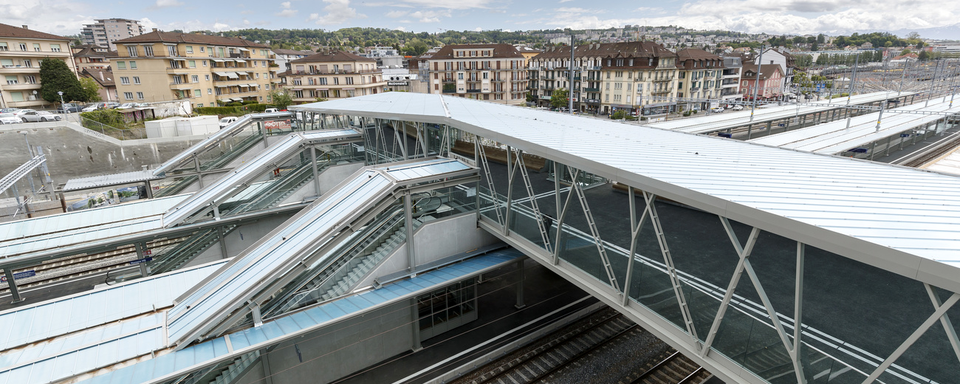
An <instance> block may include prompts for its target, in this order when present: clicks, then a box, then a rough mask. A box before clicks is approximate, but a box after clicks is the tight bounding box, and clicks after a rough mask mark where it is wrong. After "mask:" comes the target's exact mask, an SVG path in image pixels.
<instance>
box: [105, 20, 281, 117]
mask: <svg viewBox="0 0 960 384" xmlns="http://www.w3.org/2000/svg"><path fill="white" fill-rule="evenodd" d="M116 45H117V54H118V57H117V58H116V59H115V60H114V62H115V65H114V66H113V67H112V69H113V74H114V79H115V81H116V83H117V92H118V94H119V96H120V101H121V102H141V101H147V102H150V101H167V100H183V99H188V100H190V101H191V103H192V104H193V105H194V106H195V107H204V106H207V107H209V106H217V105H222V104H225V103H230V102H251V101H257V102H263V103H269V102H270V101H271V100H270V98H269V93H270V91H271V90H272V89H276V88H277V87H278V86H279V84H280V79H279V77H277V72H278V68H279V67H277V65H276V64H274V59H275V56H274V54H273V51H271V50H270V47H269V46H267V45H264V44H258V43H254V42H252V41H247V40H244V39H238V38H233V37H222V36H210V35H202V34H192V33H189V34H188V33H176V32H163V31H156V30H154V31H153V32H149V33H145V34H142V35H140V36H135V37H131V38H127V39H123V40H118V41H117V42H116Z"/></svg>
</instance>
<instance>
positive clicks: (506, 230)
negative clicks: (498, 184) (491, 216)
mask: <svg viewBox="0 0 960 384" xmlns="http://www.w3.org/2000/svg"><path fill="white" fill-rule="evenodd" d="M514 167H516V164H514V162H513V149H512V148H510V146H509V145H508V146H507V212H506V219H505V220H504V221H503V235H504V236H508V235H510V218H511V217H512V216H513V213H512V212H511V209H510V208H511V205H513V176H514V175H516V169H514Z"/></svg>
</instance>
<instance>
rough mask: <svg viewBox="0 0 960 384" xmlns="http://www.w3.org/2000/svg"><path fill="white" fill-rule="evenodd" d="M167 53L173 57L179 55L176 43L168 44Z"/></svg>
mask: <svg viewBox="0 0 960 384" xmlns="http://www.w3.org/2000/svg"><path fill="white" fill-rule="evenodd" d="M167 55H170V56H171V57H172V56H177V46H176V45H168V46H167Z"/></svg>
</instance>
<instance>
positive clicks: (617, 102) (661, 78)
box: [600, 42, 679, 116]
mask: <svg viewBox="0 0 960 384" xmlns="http://www.w3.org/2000/svg"><path fill="white" fill-rule="evenodd" d="M617 44H631V45H638V48H636V49H630V50H623V51H621V52H618V53H617V54H616V55H610V56H608V57H606V58H604V59H603V60H602V61H601V65H602V69H601V71H600V72H601V90H600V91H601V95H602V97H603V99H602V100H601V103H600V108H601V112H603V113H613V112H615V111H618V110H625V111H629V112H630V113H635V112H638V111H641V110H642V111H643V112H642V113H643V115H645V116H648V115H662V114H665V113H667V112H669V111H673V110H675V108H676V103H677V102H676V96H677V78H678V73H679V70H678V68H677V55H676V54H675V53H673V52H671V51H669V50H667V49H666V48H664V47H663V46H661V45H659V44H656V43H652V42H634V43H617Z"/></svg>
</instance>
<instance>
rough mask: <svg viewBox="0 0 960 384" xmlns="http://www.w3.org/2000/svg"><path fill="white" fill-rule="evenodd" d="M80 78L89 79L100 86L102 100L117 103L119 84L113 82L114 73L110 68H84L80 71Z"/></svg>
mask: <svg viewBox="0 0 960 384" xmlns="http://www.w3.org/2000/svg"><path fill="white" fill-rule="evenodd" d="M80 77H89V78H91V79H93V81H96V82H97V85H99V86H100V92H99V95H100V100H103V101H117V100H119V96H118V95H117V83H116V82H114V81H113V71H111V70H110V67H106V68H83V69H81V70H80Z"/></svg>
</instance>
